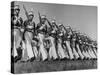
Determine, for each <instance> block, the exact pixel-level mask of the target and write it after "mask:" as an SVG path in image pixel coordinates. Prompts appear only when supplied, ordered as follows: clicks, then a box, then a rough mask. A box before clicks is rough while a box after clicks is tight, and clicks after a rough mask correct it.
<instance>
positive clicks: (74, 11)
mask: <svg viewBox="0 0 100 75" xmlns="http://www.w3.org/2000/svg"><path fill="white" fill-rule="evenodd" d="M15 5H19V6H20V10H21V11H20V16H21V17H22V18H23V20H26V19H27V18H26V16H25V11H24V9H23V5H24V6H25V7H26V10H27V11H28V12H29V11H33V12H34V15H35V17H34V21H35V23H36V24H37V23H38V22H39V16H38V11H39V12H40V14H41V15H46V16H47V18H48V19H49V20H50V21H52V19H55V20H56V22H57V24H59V23H62V24H63V25H64V26H71V27H72V28H73V29H74V30H77V31H80V32H82V33H85V34H87V35H88V36H89V37H91V38H92V39H93V40H97V7H96V6H82V5H68V4H48V3H36V2H15Z"/></svg>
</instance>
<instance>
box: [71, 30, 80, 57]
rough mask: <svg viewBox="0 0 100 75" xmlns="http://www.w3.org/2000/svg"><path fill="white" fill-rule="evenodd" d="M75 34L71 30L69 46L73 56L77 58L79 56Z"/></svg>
mask: <svg viewBox="0 0 100 75" xmlns="http://www.w3.org/2000/svg"><path fill="white" fill-rule="evenodd" d="M76 35H77V34H76V32H73V35H72V37H71V48H72V51H73V55H74V58H75V59H78V58H80V56H79V54H78V51H77V49H76V40H77V36H76Z"/></svg>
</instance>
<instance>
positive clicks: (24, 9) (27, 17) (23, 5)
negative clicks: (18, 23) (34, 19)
mask: <svg viewBox="0 0 100 75" xmlns="http://www.w3.org/2000/svg"><path fill="white" fill-rule="evenodd" d="M23 8H24V11H25V14H26V17H27V19H28V18H29V16H28V12H27V10H26V8H25V6H24V5H23Z"/></svg>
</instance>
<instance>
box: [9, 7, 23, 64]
mask: <svg viewBox="0 0 100 75" xmlns="http://www.w3.org/2000/svg"><path fill="white" fill-rule="evenodd" d="M19 13H20V8H19V5H15V6H12V7H11V24H12V25H11V26H12V27H11V35H12V42H13V43H12V44H13V50H12V56H13V57H14V61H15V62H16V61H17V60H19V59H21V57H22V50H21V49H20V43H21V41H22V35H21V27H22V24H23V20H22V18H21V17H20V16H19Z"/></svg>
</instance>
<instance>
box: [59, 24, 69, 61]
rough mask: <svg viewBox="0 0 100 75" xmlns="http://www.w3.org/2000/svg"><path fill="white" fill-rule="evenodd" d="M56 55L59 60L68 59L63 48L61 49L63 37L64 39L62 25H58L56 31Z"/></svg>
mask: <svg viewBox="0 0 100 75" xmlns="http://www.w3.org/2000/svg"><path fill="white" fill-rule="evenodd" d="M58 31H59V32H58V55H59V57H60V59H66V58H69V57H68V54H67V53H66V50H65V48H64V47H63V39H64V38H63V37H64V29H63V24H59V30H58Z"/></svg>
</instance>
